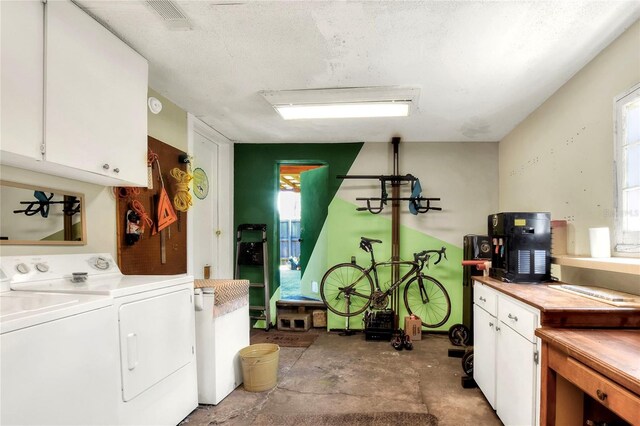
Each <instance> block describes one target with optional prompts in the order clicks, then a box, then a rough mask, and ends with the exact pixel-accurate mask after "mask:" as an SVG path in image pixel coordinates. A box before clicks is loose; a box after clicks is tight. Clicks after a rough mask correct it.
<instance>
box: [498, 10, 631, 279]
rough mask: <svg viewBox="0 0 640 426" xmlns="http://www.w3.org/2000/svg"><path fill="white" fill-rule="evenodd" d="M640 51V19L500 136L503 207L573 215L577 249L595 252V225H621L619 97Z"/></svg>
mask: <svg viewBox="0 0 640 426" xmlns="http://www.w3.org/2000/svg"><path fill="white" fill-rule="evenodd" d="M639 52H640V22H638V21H636V23H635V24H633V25H632V26H631V27H630V28H629V29H628V30H627V31H626V32H625V33H624V34H623V35H622V36H620V37H619V38H618V39H617V40H615V41H614V42H613V43H612V44H611V45H610V46H609V47H607V48H606V49H605V50H603V51H602V52H601V53H600V54H599V55H598V56H597V57H596V58H595V59H593V61H591V62H590V63H589V64H588V65H587V66H585V67H584V68H583V69H582V70H580V71H579V72H578V73H577V74H576V75H575V76H573V78H571V79H570V80H569V81H568V82H567V83H566V84H565V85H564V86H562V87H561V88H560V89H559V90H558V91H557V92H556V93H555V94H554V95H553V96H551V97H550V98H549V99H548V100H547V101H545V102H544V103H543V104H542V105H541V106H540V107H539V108H538V109H537V110H536V111H534V112H533V113H532V114H531V115H530V116H529V117H527V119H526V120H524V121H523V122H522V123H520V124H519V125H518V126H517V127H516V128H515V129H514V130H513V131H512V132H511V133H509V134H508V135H507V136H506V137H505V138H504V139H503V140H502V141H500V144H499V159H500V190H499V194H500V210H501V211H520V210H521V211H550V212H551V216H552V219H566V220H568V221H569V225H568V234H569V235H568V251H569V253H572V254H578V255H588V254H589V228H590V227H599V226H607V227H610V228H611V229H612V230H613V226H614V216H613V202H614V173H613V152H614V145H613V144H614V140H613V99H614V97H615V96H616V95H618V94H620V93H622V92H624V91H625V90H627V89H628V88H630V87H632V86H633V85H634V84H637V83H638V82H639V81H640V54H639ZM612 234H613V232H612ZM614 275H615V274H614ZM622 275H624V274H622ZM562 279H563V280H564V281H574V280H575V281H576V282H577V281H580V283H588V282H593V283H594V284H597V285H612V286H614V287H617V288H621V289H627V290H629V289H631V290H635V291H636V292H639V291H640V290H639V289H638V287H639V286H638V281H637V277H632V276H628V277H624V276H622V277H612V276H611V274H607V275H606V276H605V275H603V274H600V273H595V272H593V271H580V270H574V269H573V268H563V270H562ZM627 283H628V284H627Z"/></svg>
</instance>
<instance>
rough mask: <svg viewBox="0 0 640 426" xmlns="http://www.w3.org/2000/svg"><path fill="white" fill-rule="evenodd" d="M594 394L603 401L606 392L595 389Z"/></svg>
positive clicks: (605, 397)
mask: <svg viewBox="0 0 640 426" xmlns="http://www.w3.org/2000/svg"><path fill="white" fill-rule="evenodd" d="M596 395H597V396H598V399H599V400H600V401H604V400H605V399H607V394H606V393H604V392H602V391H601V390H600V389H598V390H597V391H596Z"/></svg>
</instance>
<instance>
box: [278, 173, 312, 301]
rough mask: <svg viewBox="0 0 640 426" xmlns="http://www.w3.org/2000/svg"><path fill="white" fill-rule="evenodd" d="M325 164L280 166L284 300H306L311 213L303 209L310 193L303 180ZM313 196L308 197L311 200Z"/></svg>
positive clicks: (282, 284) (279, 197) (282, 292)
mask: <svg viewBox="0 0 640 426" xmlns="http://www.w3.org/2000/svg"><path fill="white" fill-rule="evenodd" d="M320 167H322V165H321V164H280V170H279V175H280V176H279V177H280V183H279V185H280V190H279V193H278V214H279V222H280V223H279V225H280V298H281V299H288V300H295V299H304V298H305V297H304V296H303V295H302V292H301V287H300V285H301V281H302V276H303V274H304V270H305V266H306V264H307V262H308V261H309V257H310V254H309V253H308V250H305V245H304V244H305V242H304V238H303V234H304V223H305V219H306V217H305V218H304V219H303V215H307V216H308V215H309V212H305V211H304V209H303V208H302V207H303V204H304V203H303V198H302V197H303V194H302V191H305V193H306V192H307V191H309V188H308V186H305V185H303V184H301V182H302V180H303V179H304V177H303V176H301V175H302V174H303V173H306V172H308V171H310V170H313V169H318V168H320ZM309 196H310V194H306V198H308V197H309Z"/></svg>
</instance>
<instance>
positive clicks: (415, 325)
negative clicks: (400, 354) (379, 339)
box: [404, 315, 422, 340]
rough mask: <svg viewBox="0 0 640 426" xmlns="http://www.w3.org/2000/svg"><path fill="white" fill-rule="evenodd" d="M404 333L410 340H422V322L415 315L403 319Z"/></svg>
mask: <svg viewBox="0 0 640 426" xmlns="http://www.w3.org/2000/svg"><path fill="white" fill-rule="evenodd" d="M404 333H405V334H406V335H408V336H409V337H410V338H411V340H422V320H421V319H420V318H418V317H417V316H415V315H412V316H410V317H404Z"/></svg>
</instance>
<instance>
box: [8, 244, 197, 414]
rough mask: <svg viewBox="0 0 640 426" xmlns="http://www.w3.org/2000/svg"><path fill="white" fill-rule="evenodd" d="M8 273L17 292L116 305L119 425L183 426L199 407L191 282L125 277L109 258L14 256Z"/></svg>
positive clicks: (178, 277) (113, 314) (167, 277)
mask: <svg viewBox="0 0 640 426" xmlns="http://www.w3.org/2000/svg"><path fill="white" fill-rule="evenodd" d="M2 267H3V269H5V270H11V271H15V273H13V275H12V277H11V289H12V290H14V291H20V292H24V291H33V292H39V293H42V292H47V293H58V294H72V295H94V296H105V297H108V298H110V299H111V300H112V308H111V309H110V312H111V318H110V320H111V327H112V330H113V333H114V334H115V336H116V339H117V349H116V356H117V359H118V363H117V371H115V372H114V375H115V376H116V377H118V380H119V383H118V385H119V386H118V389H117V398H116V400H117V403H116V404H115V406H114V407H113V410H114V411H115V419H116V421H115V422H114V423H117V424H131V425H145V424H153V425H176V424H178V423H179V422H180V421H181V420H182V419H184V418H185V417H186V416H187V415H189V413H191V411H193V410H194V409H195V408H196V407H197V405H198V398H197V376H196V356H195V325H194V304H193V278H192V277H190V276H187V275H129V276H128V275H122V273H121V272H120V270H119V269H118V267H117V265H116V263H115V261H114V260H113V259H112V258H111V256H110V255H109V254H84V255H81V254H78V255H51V256H21V257H11V258H3V259H2ZM92 422H94V421H93V420H92V419H87V421H86V423H92ZM96 423H99V421H98V422H96Z"/></svg>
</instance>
